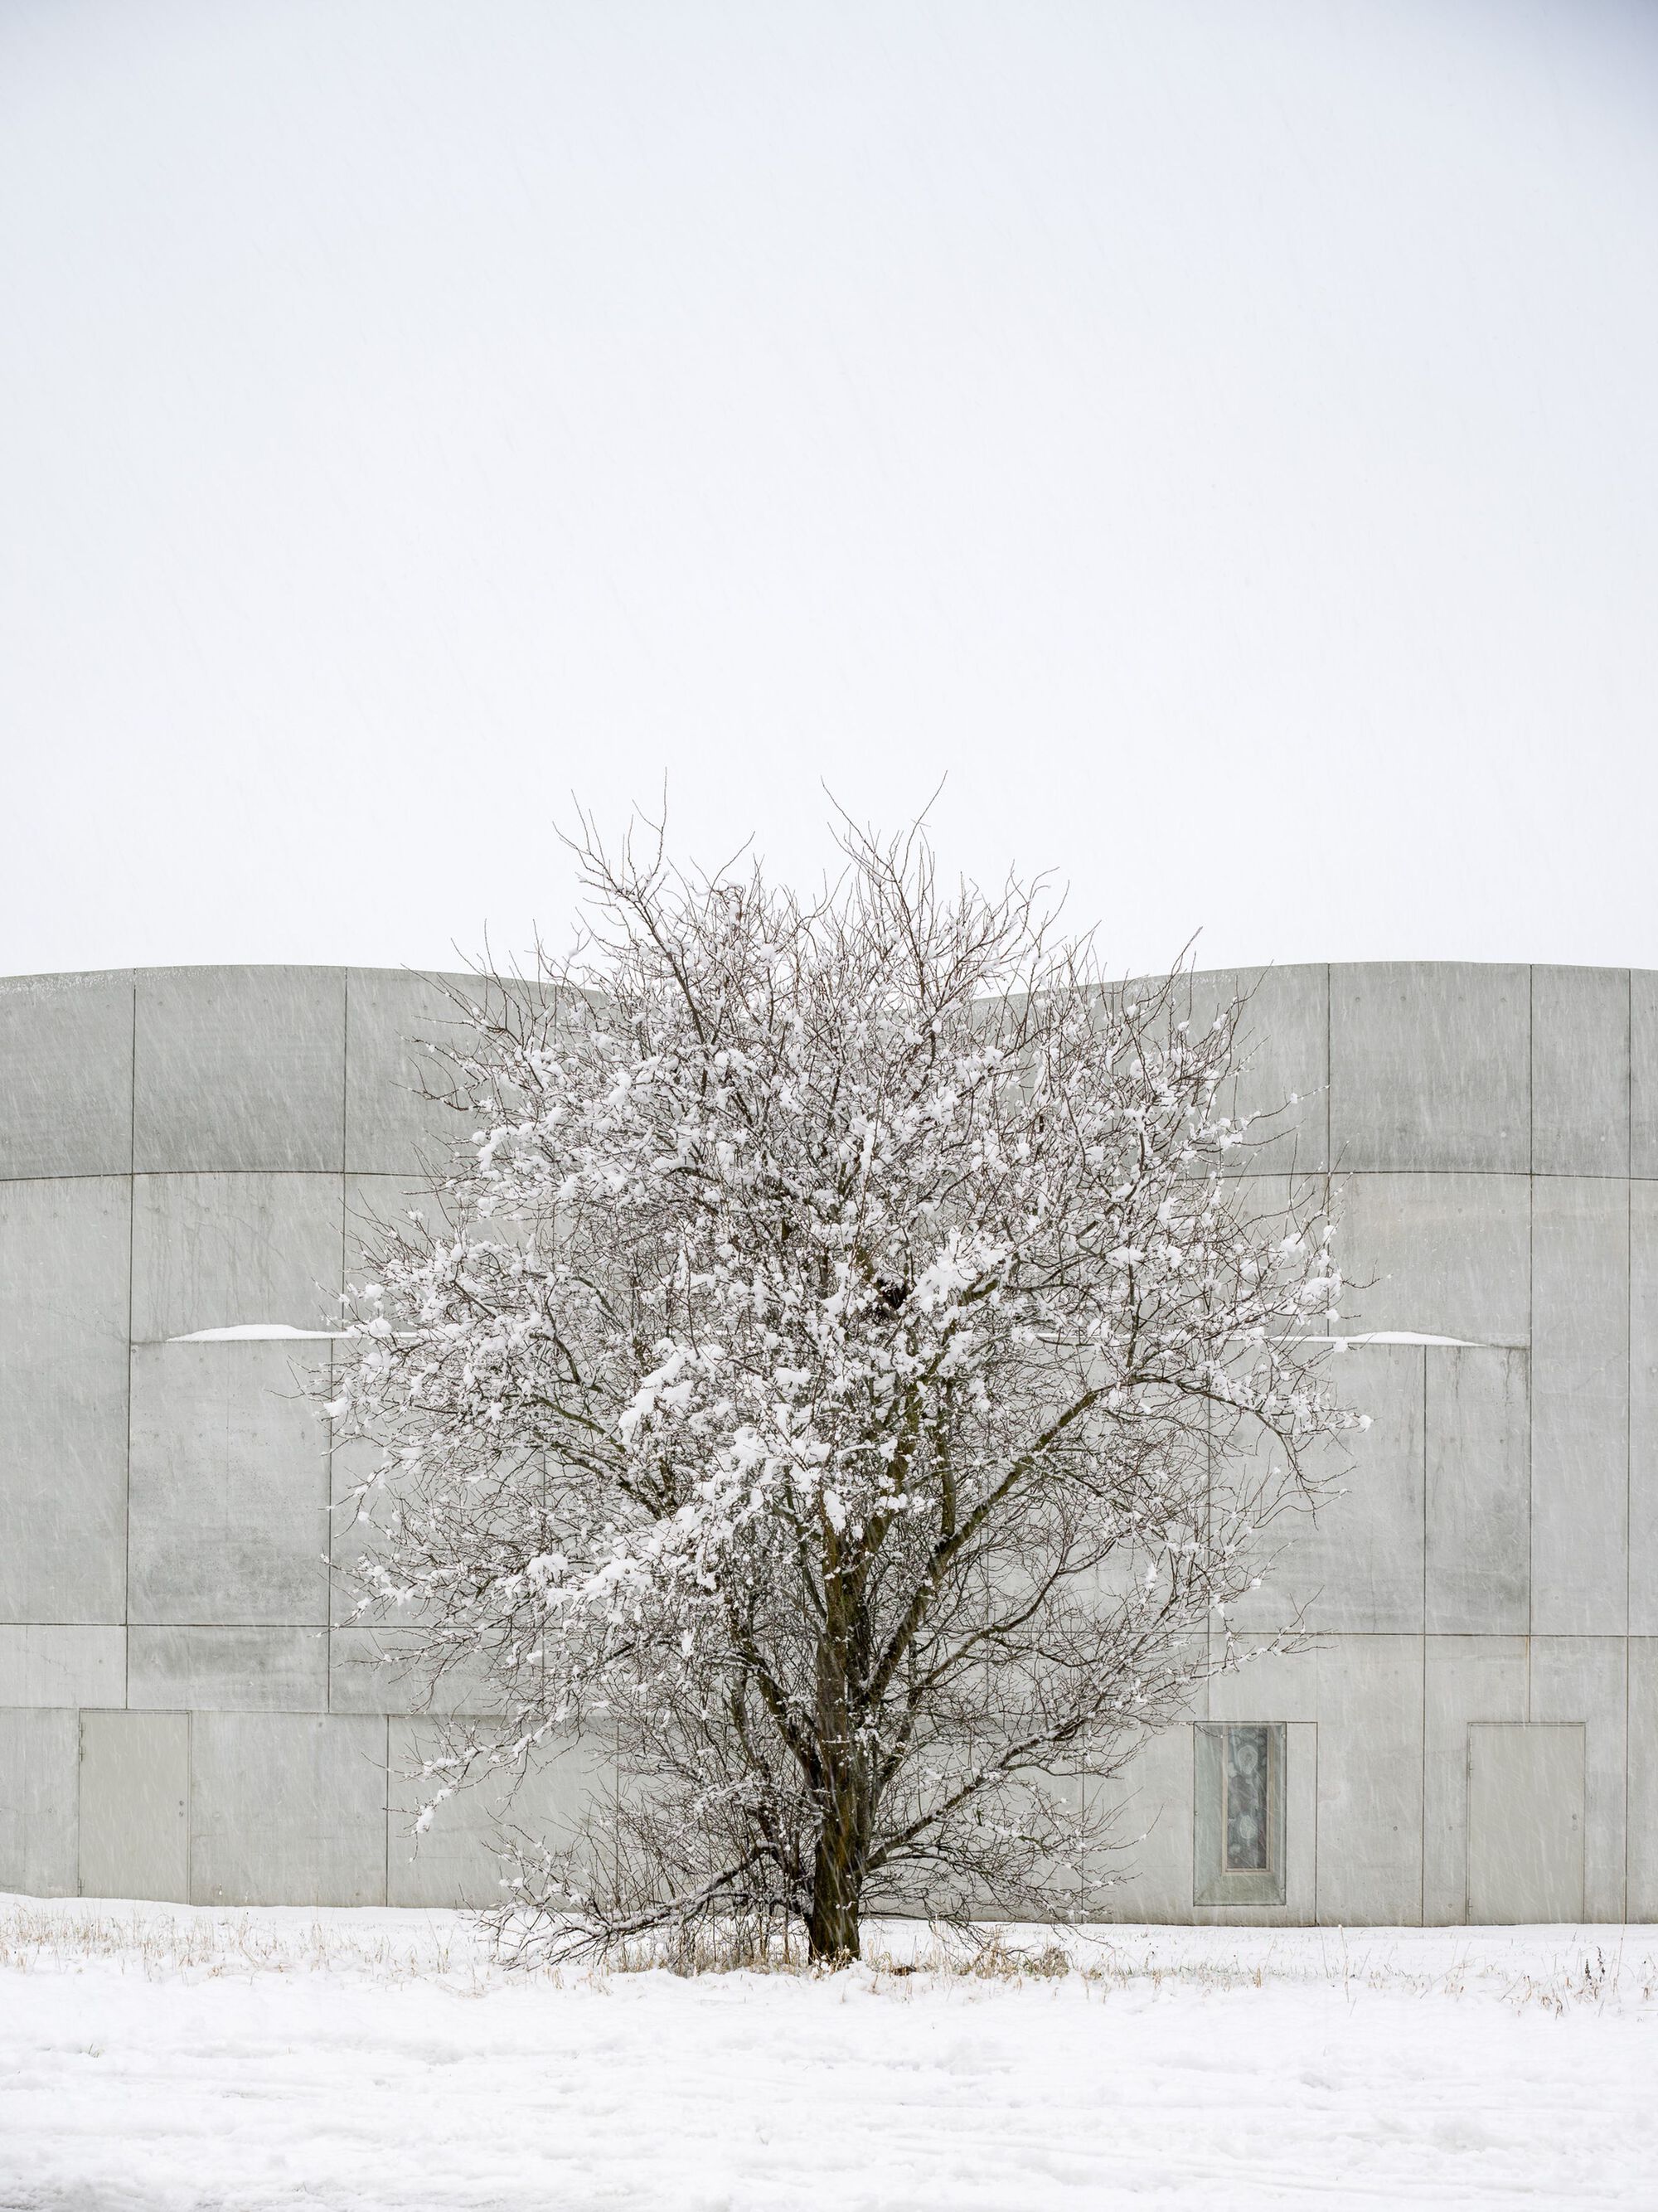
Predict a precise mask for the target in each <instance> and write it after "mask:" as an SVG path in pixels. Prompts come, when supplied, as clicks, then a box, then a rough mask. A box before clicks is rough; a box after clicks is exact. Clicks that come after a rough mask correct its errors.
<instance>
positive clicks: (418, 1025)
mask: <svg viewBox="0 0 1658 2212" xmlns="http://www.w3.org/2000/svg"><path fill="white" fill-rule="evenodd" d="M472 980H473V979H472V978H471V977H470V976H464V975H457V976H451V977H443V976H434V977H428V976H424V975H405V974H404V973H402V972H401V971H400V970H398V969H387V968H353V969H351V970H350V971H349V975H348V977H347V980H346V1054H345V1164H346V1169H347V1170H348V1172H349V1173H360V1174H365V1175H390V1176H409V1175H411V1174H414V1173H416V1172H418V1171H419V1170H421V1169H422V1167H423V1166H424V1165H425V1164H427V1163H428V1162H430V1163H433V1164H441V1163H442V1162H443V1161H444V1160H445V1159H446V1158H447V1157H448V1154H449V1152H451V1150H452V1148H453V1146H455V1145H456V1143H457V1142H458V1141H459V1143H461V1144H462V1145H465V1141H466V1139H467V1138H468V1137H469V1136H470V1134H471V1128H472V1126H473V1124H472V1122H471V1120H470V1119H467V1118H465V1117H463V1116H462V1115H458V1114H457V1113H456V1112H455V1111H454V1109H452V1107H449V1106H446V1105H443V1104H440V1103H434V1100H433V1099H432V1098H430V1097H426V1096H424V1095H422V1094H423V1092H428V1091H430V1092H435V1093H436V1094H437V1096H438V1097H439V1098H440V1099H441V1098H443V1097H447V1096H448V1095H449V1091H450V1079H449V1076H448V1073H447V1071H446V1067H445V1065H444V1062H443V1059H442V1057H441V1054H442V1048H444V1047H445V1046H446V1045H450V1046H452V1045H454V1044H456V1043H457V1042H460V1041H462V1040H464V1039H465V1037H466V1036H468V1035H470V1031H469V1030H468V1029H467V1027H466V1024H465V1016H464V1014H463V1013H462V1011H461V1009H460V1008H459V1006H457V1005H456V1004H455V1001H454V1000H453V999H452V997H451V996H450V992H451V991H459V992H461V993H462V994H466V993H467V991H468V988H469V986H471V984H472ZM434 1047H435V1048H437V1050H436V1051H434V1049H433V1048H434Z"/></svg>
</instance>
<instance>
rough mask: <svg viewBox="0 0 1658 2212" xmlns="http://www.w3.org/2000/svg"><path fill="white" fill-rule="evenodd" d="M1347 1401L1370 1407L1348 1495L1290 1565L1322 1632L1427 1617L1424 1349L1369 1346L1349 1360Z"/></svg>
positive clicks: (1285, 1575)
mask: <svg viewBox="0 0 1658 2212" xmlns="http://www.w3.org/2000/svg"><path fill="white" fill-rule="evenodd" d="M1338 1380H1339V1386H1340V1389H1341V1395H1342V1397H1343V1399H1344V1401H1346V1402H1348V1403H1350V1404H1351V1405H1353V1406H1355V1407H1357V1408H1358V1409H1359V1410H1360V1411H1361V1412H1363V1413H1368V1414H1369V1415H1370V1424H1371V1425H1370V1428H1369V1429H1368V1430H1366V1431H1363V1433H1362V1434H1360V1435H1357V1436H1355V1437H1352V1438H1351V1447H1352V1449H1351V1465H1350V1466H1349V1467H1348V1468H1346V1469H1345V1472H1344V1473H1343V1474H1342V1475H1341V1477H1340V1485H1341V1488H1342V1490H1343V1491H1344V1492H1345V1495H1343V1496H1339V1497H1335V1498H1331V1499H1330V1500H1329V1502H1328V1503H1327V1504H1324V1505H1322V1506H1321V1508H1320V1509H1319V1510H1318V1513H1317V1515H1316V1516H1315V1518H1309V1520H1308V1521H1307V1522H1305V1524H1304V1526H1303V1533H1302V1534H1300V1535H1299V1537H1298V1538H1297V1541H1296V1544H1295V1547H1294V1549H1293V1550H1292V1551H1291V1553H1289V1555H1288V1557H1287V1559H1285V1561H1284V1565H1283V1567H1282V1568H1281V1569H1280V1577H1281V1582H1282V1586H1283V1587H1284V1588H1285V1589H1287V1590H1288V1591H1289V1593H1290V1594H1291V1595H1293V1596H1294V1597H1296V1598H1297V1599H1298V1600H1301V1601H1304V1603H1305V1606H1306V1613H1305V1616H1304V1618H1305V1623H1306V1626H1307V1627H1308V1629H1309V1630H1310V1631H1312V1632H1315V1633H1317V1632H1326V1631H1331V1630H1357V1631H1359V1632H1372V1633H1386V1632H1398V1631H1408V1630H1412V1629H1414V1630H1418V1631H1419V1630H1420V1629H1421V1626H1422V1582H1423V1482H1424V1463H1423V1389H1424V1377H1423V1353H1422V1352H1421V1350H1420V1349H1419V1348H1418V1346H1414V1345H1408V1346H1407V1345H1379V1344H1378V1345H1367V1346H1363V1347H1360V1348H1358V1349H1357V1350H1355V1351H1353V1352H1349V1353H1347V1354H1346V1355H1345V1357H1344V1358H1343V1359H1342V1361H1341V1363H1340V1367H1339V1376H1338Z"/></svg>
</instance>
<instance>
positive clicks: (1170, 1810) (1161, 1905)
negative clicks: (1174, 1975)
mask: <svg viewBox="0 0 1658 2212" xmlns="http://www.w3.org/2000/svg"><path fill="white" fill-rule="evenodd" d="M1249 1717H1253V1715H1251V1716H1249ZM1087 1790H1088V1800H1089V1803H1090V1811H1091V1812H1094V1813H1096V1814H1103V1815H1104V1816H1105V1817H1106V1818H1107V1819H1108V1821H1109V1826H1108V1830H1107V1838H1108V1844H1109V1846H1110V1848H1108V1849H1107V1850H1104V1851H1102V1852H1101V1853H1100V1854H1099V1856H1098V1857H1097V1858H1096V1861H1095V1862H1094V1863H1095V1866H1096V1869H1098V1870H1099V1871H1101V1872H1102V1873H1103V1874H1104V1875H1107V1876H1108V1877H1109V1878H1110V1879H1111V1881H1112V1887H1111V1888H1110V1890H1109V1891H1108V1893H1107V1901H1106V1903H1105V1904H1104V1905H1103V1906H1102V1907H1101V1908H1100V1910H1099V1917H1100V1918H1101V1919H1102V1920H1108V1921H1167V1922H1172V1923H1176V1924H1182V1925H1183V1924H1189V1923H1190V1921H1191V1919H1192V1917H1193V1912H1192V1729H1191V1725H1190V1723H1186V1722H1182V1723H1177V1724H1176V1725H1175V1727H1173V1728H1169V1729H1163V1732H1162V1734H1161V1735H1154V1736H1151V1737H1148V1738H1147V1739H1146V1741H1145V1742H1144V1743H1143V1744H1141V1745H1140V1747H1139V1749H1138V1750H1137V1751H1136V1752H1135V1753H1134V1754H1133V1757H1132V1758H1131V1759H1129V1760H1128V1762H1127V1765H1125V1766H1124V1768H1123V1770H1122V1771H1121V1773H1120V1774H1116V1775H1114V1776H1112V1777H1110V1778H1108V1779H1100V1778H1094V1777H1090V1780H1089V1782H1088V1784H1087Z"/></svg>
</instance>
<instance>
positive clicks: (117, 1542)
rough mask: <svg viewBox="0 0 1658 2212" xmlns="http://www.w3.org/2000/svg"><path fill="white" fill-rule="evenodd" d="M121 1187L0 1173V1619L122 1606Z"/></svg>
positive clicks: (124, 1243)
mask: <svg viewBox="0 0 1658 2212" xmlns="http://www.w3.org/2000/svg"><path fill="white" fill-rule="evenodd" d="M130 1192H131V1185H130V1184H129V1183H128V1182H125V1180H124V1179H119V1180H118V1179H117V1178H115V1177H112V1176H88V1177H85V1178H81V1179H77V1180H75V1181H72V1182H70V1181H64V1182H9V1183H0V1529H3V1531H4V1541H3V1542H0V1620H12V1621H46V1622H61V1621H75V1622H82V1623H87V1622H98V1621H105V1622H113V1621H118V1620H120V1619H121V1618H122V1611H123V1607H122V1589H121V1567H122V1546H123V1534H122V1519H123V1516H124V1513H125V1502H126V1456H127V1352H126V1337H127V1273H128V1244H129V1240H130V1225H129V1219H128V1207H129V1203H130Z"/></svg>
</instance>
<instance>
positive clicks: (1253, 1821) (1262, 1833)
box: [1221, 1728, 1269, 1874]
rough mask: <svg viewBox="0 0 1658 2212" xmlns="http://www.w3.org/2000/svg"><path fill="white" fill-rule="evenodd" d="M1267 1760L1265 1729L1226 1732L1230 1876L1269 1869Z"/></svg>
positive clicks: (1224, 1782) (1224, 1820)
mask: <svg viewBox="0 0 1658 2212" xmlns="http://www.w3.org/2000/svg"><path fill="white" fill-rule="evenodd" d="M1268 1757H1269V1749H1268V1741H1267V1731H1266V1729H1264V1728H1229V1729H1227V1731H1226V1753H1225V1758H1224V1761H1223V1764H1222V1768H1221V1786H1222V1789H1223V1790H1224V1796H1225V1804H1224V1810H1223V1814H1222V1830H1221V1832H1222V1834H1223V1836H1224V1839H1225V1854H1226V1855H1225V1867H1226V1871H1227V1873H1228V1874H1253V1873H1254V1872H1256V1871H1257V1870H1261V1871H1264V1870H1265V1869H1266V1864H1267V1857H1266V1836H1267V1826H1266V1810H1267V1808H1266V1778H1267V1760H1268Z"/></svg>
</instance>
